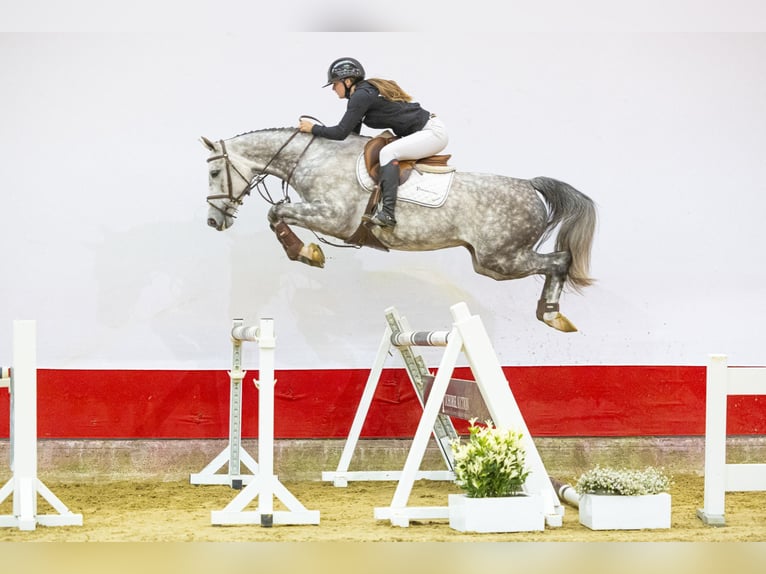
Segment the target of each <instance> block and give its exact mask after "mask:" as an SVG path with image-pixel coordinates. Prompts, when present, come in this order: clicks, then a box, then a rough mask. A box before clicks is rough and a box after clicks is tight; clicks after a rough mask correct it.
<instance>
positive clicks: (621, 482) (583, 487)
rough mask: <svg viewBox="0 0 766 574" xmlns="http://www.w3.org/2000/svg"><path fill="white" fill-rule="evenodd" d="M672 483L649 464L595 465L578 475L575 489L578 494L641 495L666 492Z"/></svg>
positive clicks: (660, 471) (661, 472)
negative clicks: (638, 467)
mask: <svg viewBox="0 0 766 574" xmlns="http://www.w3.org/2000/svg"><path fill="white" fill-rule="evenodd" d="M672 485H673V481H672V479H671V478H670V477H668V476H667V475H665V473H664V472H663V471H662V470H659V469H656V468H653V467H650V466H648V467H646V468H645V469H644V470H628V469H625V468H621V469H616V468H611V467H601V466H598V465H597V466H596V467H595V468H592V469H591V470H589V471H587V472H585V473H583V474H582V475H581V476H580V478H579V479H578V480H577V484H576V485H575V490H576V491H577V492H578V493H580V494H612V495H624V496H643V495H647V494H660V493H662V492H668V491H669V490H670V487H671V486H672Z"/></svg>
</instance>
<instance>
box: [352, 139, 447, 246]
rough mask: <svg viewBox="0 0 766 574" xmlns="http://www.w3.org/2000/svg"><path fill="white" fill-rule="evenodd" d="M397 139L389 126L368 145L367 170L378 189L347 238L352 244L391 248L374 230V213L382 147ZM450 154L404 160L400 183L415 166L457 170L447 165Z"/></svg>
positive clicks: (420, 170)
mask: <svg viewBox="0 0 766 574" xmlns="http://www.w3.org/2000/svg"><path fill="white" fill-rule="evenodd" d="M396 139H399V138H398V137H397V136H395V135H394V134H392V133H391V132H390V131H388V130H386V131H384V132H382V133H381V134H378V135H377V136H375V137H373V138H372V139H371V140H370V141H368V142H367V143H366V144H365V146H364V165H365V167H366V168H367V173H369V174H370V177H371V178H372V180H373V181H374V182H375V184H376V185H375V189H374V190H373V191H372V193H370V199H369V201H368V202H367V207H366V208H365V210H364V215H363V216H362V221H361V222H360V223H359V227H357V229H356V231H355V232H354V233H353V235H351V237H349V238H348V239H346V243H348V244H351V245H359V246H360V247H365V246H366V247H373V248H375V249H380V250H381V251H388V247H386V246H385V245H384V244H383V243H382V242H381V241H380V239H378V238H377V237H376V236H375V234H373V233H372V229H371V228H372V224H371V223H370V217H371V216H372V212H373V211H374V210H375V206H376V205H377V203H378V201H379V200H380V150H381V149H382V148H383V146H386V145H388V144H390V143H391V142H392V141H394V140H396ZM450 157H452V156H451V155H449V154H445V155H432V156H429V157H426V158H422V159H417V160H404V161H400V162H399V185H401V184H403V183H404V182H405V181H407V179H408V178H409V177H410V174H411V173H412V170H413V169H414V170H416V171H417V172H418V173H423V172H430V173H448V172H450V171H455V168H454V167H452V166H449V165H447V161H448V160H449V158H450Z"/></svg>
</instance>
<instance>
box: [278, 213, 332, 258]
mask: <svg viewBox="0 0 766 574" xmlns="http://www.w3.org/2000/svg"><path fill="white" fill-rule="evenodd" d="M284 205H285V204H277V205H275V206H273V207H272V208H271V209H270V210H269V216H268V217H269V224H270V227H271V229H272V230H274V233H275V234H276V236H277V240H278V241H279V243H280V244H281V245H282V247H283V248H284V250H285V253H286V254H287V257H288V259H290V260H291V261H300V262H301V263H305V264H306V265H310V266H312V267H320V268H321V267H324V263H325V256H324V253H323V252H322V248H321V247H319V245H317V244H316V243H309V244H308V245H306V244H304V243H303V241H301V239H300V238H299V237H298V236H297V235H296V234H295V232H294V231H293V230H292V229H290V226H289V225H288V224H287V222H286V221H285V218H284V216H283V214H282V212H284V210H283V209H277V208H279V207H281V206H284Z"/></svg>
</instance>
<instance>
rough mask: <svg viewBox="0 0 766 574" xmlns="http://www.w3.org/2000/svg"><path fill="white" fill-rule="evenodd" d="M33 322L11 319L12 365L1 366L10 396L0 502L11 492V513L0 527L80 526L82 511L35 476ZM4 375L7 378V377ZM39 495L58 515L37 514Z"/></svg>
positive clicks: (35, 391)
mask: <svg viewBox="0 0 766 574" xmlns="http://www.w3.org/2000/svg"><path fill="white" fill-rule="evenodd" d="M36 330H37V325H36V323H35V321H14V322H13V365H12V367H11V368H4V369H0V371H1V373H2V375H3V385H2V386H6V385H5V381H8V385H7V386H8V390H9V392H10V399H11V408H10V413H11V426H10V447H11V464H10V467H11V472H13V477H12V478H11V479H10V480H9V481H8V482H7V483H6V484H5V486H3V487H2V488H0V503H2V502H4V501H5V499H6V498H8V497H9V496H11V495H13V514H8V515H2V516H0V526H3V527H17V528H18V529H19V530H34V529H35V528H36V526H37V525H38V524H42V525H43V526H82V514H73V513H72V512H70V510H69V509H68V508H67V507H66V505H64V503H62V502H61V501H60V500H59V499H58V498H57V497H56V495H55V494H53V493H52V492H51V491H50V490H49V489H48V487H46V486H45V485H44V484H43V483H42V481H41V480H40V479H38V478H37V348H36ZM6 375H7V377H6ZM38 494H40V495H41V496H42V497H43V498H44V499H45V500H46V501H47V502H48V503H49V504H50V505H51V506H52V507H53V508H54V509H55V510H56V511H57V512H58V514H38V512H37V495H38Z"/></svg>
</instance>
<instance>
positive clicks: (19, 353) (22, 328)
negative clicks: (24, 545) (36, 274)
mask: <svg viewBox="0 0 766 574" xmlns="http://www.w3.org/2000/svg"><path fill="white" fill-rule="evenodd" d="M11 385H12V388H11V392H12V395H13V411H14V413H13V422H12V425H13V428H12V429H11V433H12V436H13V441H14V445H13V447H14V448H13V469H12V470H13V481H14V492H15V493H16V494H15V495H14V497H13V514H14V516H16V517H17V518H18V526H19V529H20V530H34V529H35V526H36V522H37V521H36V519H35V516H36V515H37V488H36V486H37V485H36V482H37V349H36V324H35V322H34V321H14V322H13V379H12V383H11Z"/></svg>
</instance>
